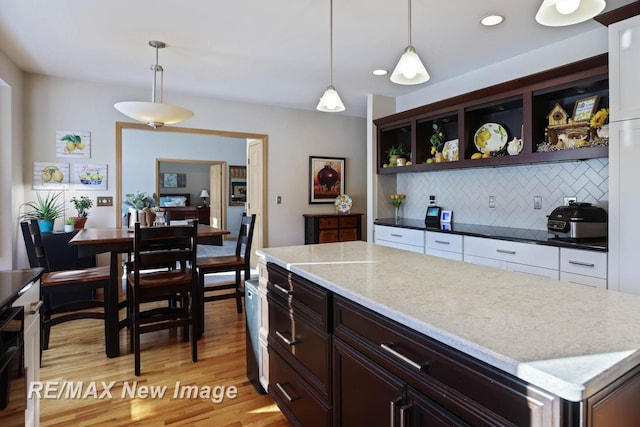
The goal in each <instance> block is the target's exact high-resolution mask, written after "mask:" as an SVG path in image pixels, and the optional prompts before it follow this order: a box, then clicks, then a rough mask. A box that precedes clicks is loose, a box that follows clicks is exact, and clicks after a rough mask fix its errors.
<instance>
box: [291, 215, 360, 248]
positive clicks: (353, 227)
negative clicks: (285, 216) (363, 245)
mask: <svg viewBox="0 0 640 427" xmlns="http://www.w3.org/2000/svg"><path fill="white" fill-rule="evenodd" d="M303 216H304V244H305V245H310V244H315V243H334V242H349V241H353V240H361V238H362V214H359V213H351V214H304V215H303Z"/></svg>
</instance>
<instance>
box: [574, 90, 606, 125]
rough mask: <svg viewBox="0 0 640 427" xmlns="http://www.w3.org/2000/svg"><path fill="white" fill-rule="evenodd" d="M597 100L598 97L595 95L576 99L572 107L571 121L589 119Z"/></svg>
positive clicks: (595, 107)
mask: <svg viewBox="0 0 640 427" xmlns="http://www.w3.org/2000/svg"><path fill="white" fill-rule="evenodd" d="M599 100H600V97H599V96H597V95H595V96H590V97H588V98H583V99H579V100H577V101H576V105H575V106H574V107H573V117H572V118H573V121H574V122H584V121H586V120H589V119H591V116H592V115H593V113H595V111H596V109H597V108H598V101H599Z"/></svg>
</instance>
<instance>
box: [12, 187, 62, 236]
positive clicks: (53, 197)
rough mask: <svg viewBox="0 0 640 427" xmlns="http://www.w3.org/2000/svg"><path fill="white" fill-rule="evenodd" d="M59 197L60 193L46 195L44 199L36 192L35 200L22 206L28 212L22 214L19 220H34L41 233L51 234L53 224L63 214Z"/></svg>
mask: <svg viewBox="0 0 640 427" xmlns="http://www.w3.org/2000/svg"><path fill="white" fill-rule="evenodd" d="M60 196H62V193H48V194H47V195H46V197H42V195H41V194H40V193H39V192H36V198H37V200H36V201H31V202H26V203H25V204H24V205H23V206H24V207H25V208H27V209H28V211H27V212H25V213H24V214H22V216H21V218H22V219H23V220H27V221H28V220H32V219H35V220H37V221H38V226H39V227H40V232H41V233H51V231H53V223H54V222H55V220H56V219H57V218H60V217H61V216H62V214H63V213H64V205H63V204H62V201H61V200H60Z"/></svg>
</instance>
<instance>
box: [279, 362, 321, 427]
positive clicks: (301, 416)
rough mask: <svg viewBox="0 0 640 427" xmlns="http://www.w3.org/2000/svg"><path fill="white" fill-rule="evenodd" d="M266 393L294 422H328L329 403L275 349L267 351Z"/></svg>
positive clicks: (300, 423) (307, 424)
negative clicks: (267, 390) (267, 379)
mask: <svg viewBox="0 0 640 427" xmlns="http://www.w3.org/2000/svg"><path fill="white" fill-rule="evenodd" d="M269 394H270V395H271V397H273V399H274V400H275V401H276V402H277V403H278V406H280V408H281V409H282V411H283V412H284V413H285V415H286V416H287V418H289V420H292V421H294V424H296V425H301V426H305V427H306V426H311V427H314V426H325V427H326V426H330V425H331V407H330V406H327V405H326V404H324V403H323V402H322V399H320V398H319V397H318V396H316V395H315V393H314V392H313V390H312V389H310V388H309V387H308V386H307V385H305V383H304V380H303V379H302V378H300V376H299V375H297V374H296V372H295V371H294V370H293V369H291V368H290V367H289V366H288V365H287V363H286V362H285V361H284V360H283V359H282V358H281V357H280V355H279V354H278V352H277V351H270V352H269Z"/></svg>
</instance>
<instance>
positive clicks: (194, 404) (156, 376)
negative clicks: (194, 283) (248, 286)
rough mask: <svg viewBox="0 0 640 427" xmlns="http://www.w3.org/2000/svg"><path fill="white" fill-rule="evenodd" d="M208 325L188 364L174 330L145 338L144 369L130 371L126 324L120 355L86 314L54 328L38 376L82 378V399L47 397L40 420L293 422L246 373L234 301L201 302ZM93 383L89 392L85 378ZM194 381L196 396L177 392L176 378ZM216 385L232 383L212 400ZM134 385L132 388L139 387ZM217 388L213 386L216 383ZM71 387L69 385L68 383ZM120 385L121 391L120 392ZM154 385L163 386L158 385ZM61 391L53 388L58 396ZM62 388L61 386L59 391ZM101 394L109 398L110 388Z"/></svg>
mask: <svg viewBox="0 0 640 427" xmlns="http://www.w3.org/2000/svg"><path fill="white" fill-rule="evenodd" d="M205 311H206V314H205V316H206V317H205V319H206V331H205V333H204V335H203V337H202V339H200V340H199V341H198V362H196V363H192V362H191V347H190V343H183V342H182V336H181V334H180V333H178V332H176V331H158V332H154V333H149V334H145V335H143V337H142V343H141V349H142V355H141V358H142V375H141V376H139V377H136V376H135V375H134V374H133V354H130V353H129V343H128V335H127V330H126V329H123V330H122V331H120V349H121V356H120V357H117V358H113V359H109V358H107V357H106V355H105V353H104V332H103V329H102V328H103V326H102V325H103V324H102V323H101V322H100V321H98V320H92V319H85V320H77V321H74V322H68V323H65V324H61V325H57V326H55V327H54V328H52V331H51V341H50V346H49V349H48V350H46V351H45V352H43V355H42V369H41V375H40V377H41V380H42V381H43V382H48V384H49V385H51V384H54V382H56V381H60V382H64V381H72V382H74V383H73V384H74V385H76V386H77V382H79V381H82V382H83V390H84V392H88V393H89V395H88V397H87V398H86V399H82V398H73V399H64V398H61V399H46V398H43V399H41V401H40V420H41V425H42V426H92V425H109V426H136V425H139V426H187V425H188V426H233V427H240V426H271V427H279V426H290V424H289V422H287V420H286V418H285V417H284V415H283V414H282V413H281V412H280V410H279V409H278V407H277V406H276V405H275V403H274V402H273V401H272V400H271V398H269V397H268V396H266V395H259V394H257V393H256V391H255V389H254V388H253V386H252V385H251V383H249V381H248V379H247V377H246V375H245V372H246V368H245V363H246V362H245V360H246V359H245V335H244V333H245V332H244V331H245V326H244V315H239V314H237V313H236V310H235V300H223V301H216V302H210V303H207V304H206V308H205ZM92 381H96V382H97V388H96V390H95V393H94V390H92V389H91V388H90V384H91V382H92ZM102 381H104V382H105V383H106V384H109V383H111V382H115V385H114V386H113V387H112V388H111V389H110V390H109V393H110V395H111V396H110V397H104V398H101V397H100V395H101V394H103V392H104V391H105V387H104V386H103V385H102V384H101V382H102ZM178 381H179V382H180V384H181V385H185V386H198V387H199V391H200V393H201V395H200V396H199V397H190V398H179V397H178V398H176V397H175V396H174V393H175V392H176V388H177V389H178V390H180V387H176V383H177V382H178ZM165 386H166V392H165V394H164V397H162V398H158V397H156V398H152V397H147V398H144V396H143V395H142V394H137V395H134V397H133V398H132V397H130V393H131V392H132V390H137V391H136V393H140V392H141V391H144V389H145V387H148V388H149V389H150V388H151V387H165ZM206 386H209V387H210V388H211V389H213V390H214V391H215V392H219V391H220V389H221V387H224V388H225V391H227V390H228V389H229V387H236V388H237V396H236V397H235V398H229V397H228V395H227V396H225V397H224V399H223V400H222V401H221V402H220V403H214V399H215V400H216V401H218V399H216V397H219V396H220V395H219V394H218V393H214V392H211V393H210V395H208V393H207V388H206ZM136 387H137V388H136ZM214 387H218V388H217V389H214ZM67 390H69V389H67ZM123 390H124V393H125V396H124V397H123ZM154 390H156V391H160V390H161V389H160V388H155V389H154ZM57 393H58V392H56V394H57ZM66 393H67V392H66V391H64V390H63V392H62V393H61V394H62V395H63V396H64V395H65V394H66ZM109 393H107V394H105V396H108V394H109Z"/></svg>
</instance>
